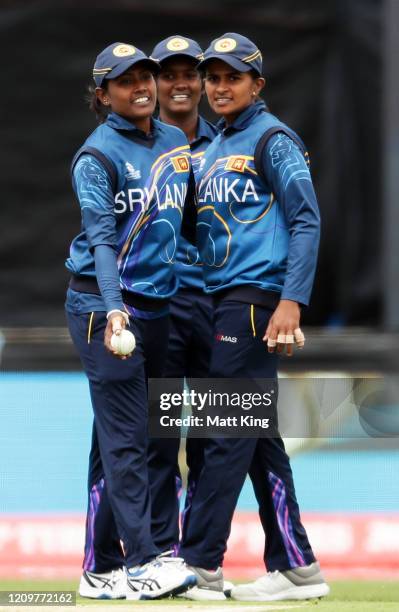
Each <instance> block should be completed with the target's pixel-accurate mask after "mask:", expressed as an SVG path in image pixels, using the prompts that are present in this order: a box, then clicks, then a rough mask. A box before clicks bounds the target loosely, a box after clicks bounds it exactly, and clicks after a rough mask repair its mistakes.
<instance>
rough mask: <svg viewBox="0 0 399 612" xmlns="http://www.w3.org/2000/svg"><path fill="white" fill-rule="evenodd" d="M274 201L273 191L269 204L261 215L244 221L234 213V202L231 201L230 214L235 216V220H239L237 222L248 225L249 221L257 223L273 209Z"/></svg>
mask: <svg viewBox="0 0 399 612" xmlns="http://www.w3.org/2000/svg"><path fill="white" fill-rule="evenodd" d="M273 201H274V194H273V193H271V194H270V202H269V204H268V205H267V208H266V210H264V211H263V213H262V214H261V215H259V217H256V219H249V220H248V221H243V220H242V219H239V218H238V217H236V216H235V215H234V214H233V212H232V210H231V206H232V204H234V202H230V205H229V211H230V214H231V216H232V217H233V219H234V221H237V223H242V224H243V225H248V224H249V223H256V221H260V219H263V217H265V216H266V215H267V213H268V212H269V210H270V209H271V207H272V204H273Z"/></svg>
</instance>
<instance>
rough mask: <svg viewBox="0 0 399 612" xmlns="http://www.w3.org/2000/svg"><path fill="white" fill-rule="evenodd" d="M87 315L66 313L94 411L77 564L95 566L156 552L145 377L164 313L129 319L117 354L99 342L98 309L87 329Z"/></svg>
mask: <svg viewBox="0 0 399 612" xmlns="http://www.w3.org/2000/svg"><path fill="white" fill-rule="evenodd" d="M90 318H91V313H88V314H79V315H76V314H72V313H70V312H67V320H68V326H69V330H70V333H71V336H72V340H73V342H74V344H75V346H76V348H77V350H78V352H79V355H80V358H81V361H82V364H83V368H84V370H85V372H86V375H87V377H88V379H89V386H90V395H91V400H92V406H93V412H94V422H93V433H92V446H91V451H90V457H89V474H88V496H89V499H88V509H87V519H86V541H85V556H84V561H83V568H84V569H86V570H89V571H93V572H97V573H102V572H107V571H110V570H111V569H113V568H117V567H121V566H123V565H125V564H126V565H127V567H131V566H134V565H137V564H140V563H143V562H146V561H148V560H149V559H151V558H153V557H155V556H156V555H157V554H158V552H159V550H158V548H157V547H156V546H155V544H154V540H153V535H152V533H151V500H150V487H149V479H148V466H147V451H148V410H147V387H146V378H147V377H148V376H154V377H160V376H161V372H162V369H163V366H164V362H165V358H166V351H167V339H168V319H169V318H168V316H166V317H161V318H158V319H151V320H148V321H147V320H145V321H144V320H139V319H133V320H132V321H131V330H132V332H133V333H134V334H135V336H136V343H137V345H136V349H135V351H134V353H133V355H132V356H131V357H130V358H129V359H127V360H124V361H122V360H120V359H117V358H115V357H114V356H112V355H111V354H110V353H108V352H107V350H106V349H105V346H104V330H105V326H106V318H105V313H103V312H95V313H94V314H93V318H92V325H91V328H90ZM89 330H90V331H89ZM120 540H122V542H123V546H124V551H125V553H123V551H122V548H121V544H120Z"/></svg>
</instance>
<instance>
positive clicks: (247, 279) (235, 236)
mask: <svg viewBox="0 0 399 612" xmlns="http://www.w3.org/2000/svg"><path fill="white" fill-rule="evenodd" d="M263 108H264V107H263V105H262V103H260V104H259V103H258V104H255V105H253V106H251V107H250V108H248V109H246V111H244V112H243V113H242V115H240V117H239V118H238V120H236V122H235V123H234V124H233V126H231V127H229V128H226V129H225V130H224V131H223V132H222V133H221V134H220V135H219V136H217V137H216V138H215V140H214V141H213V143H211V144H210V145H209V147H208V149H207V151H206V153H205V156H204V157H203V159H202V162H201V166H200V170H199V177H198V178H199V181H198V183H197V185H198V211H197V213H198V216H197V239H198V249H199V253H200V257H201V260H202V262H203V264H204V278H205V284H206V290H207V291H208V292H210V293H213V292H217V291H220V290H222V289H223V290H224V289H227V288H230V287H234V286H238V285H246V284H248V285H252V286H255V287H258V288H260V289H264V290H268V291H275V292H278V293H280V294H281V296H282V297H284V298H285V299H291V300H294V301H298V302H301V303H304V304H307V303H308V301H309V297H310V292H311V287H312V283H313V277H314V271H315V266H316V259H317V249H318V240H319V213H318V207H317V201H316V197H315V194H314V190H313V186H312V181H311V177H310V173H309V169H308V167H307V164H306V161H305V159H304V157H303V155H302V152H301V151H300V150H299V148H298V146H297V145H296V144H295V143H294V142H293V140H292V139H290V138H289V137H288V136H286V135H285V134H284V133H283V132H284V129H285V128H286V126H284V124H282V123H281V122H280V121H279V120H278V119H277V118H276V117H274V116H273V115H271V114H270V113H267V112H263ZM235 124H236V125H237V129H234V125H235ZM274 127H281V130H282V132H279V133H277V134H275V135H274V136H272V137H271V139H270V140H269V141H268V143H267V145H266V147H265V150H264V153H263V167H264V169H265V171H266V172H265V175H266V179H265V178H264V177H261V176H259V175H258V173H257V171H256V169H255V163H254V154H255V148H256V145H257V142H258V141H259V139H260V138H261V136H262V135H263V134H264V133H265V132H266V131H267V130H268V129H270V128H274Z"/></svg>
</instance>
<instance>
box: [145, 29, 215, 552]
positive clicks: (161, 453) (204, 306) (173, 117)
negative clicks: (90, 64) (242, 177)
mask: <svg viewBox="0 0 399 612" xmlns="http://www.w3.org/2000/svg"><path fill="white" fill-rule="evenodd" d="M151 58H153V59H155V60H156V61H157V62H159V64H160V67H161V70H160V72H159V74H158V77H157V87H158V104H159V113H160V114H159V116H160V119H162V121H164V122H165V123H167V124H170V125H175V126H177V127H180V128H181V129H182V130H184V132H185V134H186V136H187V138H188V140H189V142H190V149H191V162H192V168H193V170H194V176H196V174H197V172H198V168H199V165H200V162H201V159H202V157H203V155H204V152H205V150H206V148H207V147H208V145H209V143H210V142H212V140H213V139H214V137H215V136H216V134H217V133H218V130H217V129H216V128H215V127H214V126H213V125H212V124H211V123H209V122H208V121H206V120H205V119H203V118H202V117H200V116H199V114H198V104H199V102H200V99H201V96H202V93H203V82H202V77H201V75H200V73H199V72H198V71H197V65H198V64H199V62H200V60H201V59H202V58H203V53H202V49H201V47H200V46H199V45H198V43H197V42H196V41H194V40H192V39H190V38H187V37H185V36H181V35H174V36H169V37H168V38H166V39H164V40H162V41H160V42H159V43H158V44H157V45H156V46H155V48H154V50H153V51H152V53H151ZM175 272H176V276H177V279H178V282H179V291H178V292H177V293H176V294H175V295H174V296H173V298H172V299H171V301H170V331H169V344H168V355H167V360H166V365H165V370H164V375H165V376H166V377H170V378H181V379H183V378H184V377H195V378H202V377H205V376H207V375H208V371H209V364H210V357H211V346H212V323H213V320H212V319H213V300H212V298H211V296H208V295H206V294H205V293H204V287H205V285H204V280H203V274H202V264H201V261H200V258H199V255H198V250H197V248H196V247H195V246H193V245H192V244H191V243H190V242H188V240H186V239H185V238H184V237H183V236H180V240H179V243H178V247H177V253H176V264H175ZM179 445H180V440H178V439H173V438H170V439H154V440H150V445H149V475H150V485H151V499H152V530H153V536H154V539H155V541H156V542H157V545H158V546H159V547H160V548H161V550H171V549H174V550H176V549H177V545H178V542H179V497H180V495H181V492H182V480H181V474H180V469H179V464H178V451H179ZM196 449H197V441H196V440H191V441H190V442H188V444H187V446H186V452H187V464H188V466H189V467H190V468H191V469H195V467H196V465H197V464H198V461H197V453H196ZM191 469H190V473H189V483H190V474H191ZM188 490H189V492H190V484H189V488H188ZM189 497H190V493H189V495H188V498H189Z"/></svg>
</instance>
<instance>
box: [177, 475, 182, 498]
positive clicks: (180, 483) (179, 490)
mask: <svg viewBox="0 0 399 612" xmlns="http://www.w3.org/2000/svg"><path fill="white" fill-rule="evenodd" d="M176 493H177V499H180V498H181V496H182V495H183V482H182V479H181V478H180V476H176Z"/></svg>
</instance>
